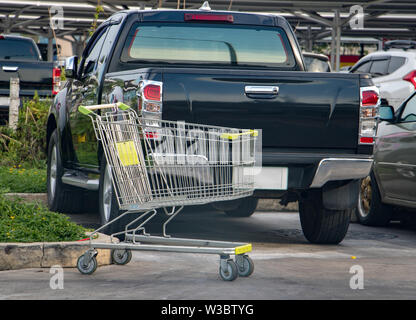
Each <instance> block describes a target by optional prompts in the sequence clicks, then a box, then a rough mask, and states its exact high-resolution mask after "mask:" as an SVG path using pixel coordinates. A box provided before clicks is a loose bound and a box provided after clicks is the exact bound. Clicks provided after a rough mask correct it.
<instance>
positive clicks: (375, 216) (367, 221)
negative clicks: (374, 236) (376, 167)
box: [355, 172, 393, 227]
mask: <svg viewBox="0 0 416 320" xmlns="http://www.w3.org/2000/svg"><path fill="white" fill-rule="evenodd" d="M392 211H393V207H392V206H390V205H387V204H383V203H382V202H381V196H380V191H379V189H378V186H377V181H376V179H375V177H374V173H373V172H371V174H370V175H369V176H368V177H366V178H364V179H362V180H361V185H360V193H359V196H358V204H357V209H356V211H355V213H356V216H357V219H358V221H359V222H360V223H361V224H363V225H366V226H379V227H380V226H385V225H387V224H388V223H389V222H390V220H391V217H392Z"/></svg>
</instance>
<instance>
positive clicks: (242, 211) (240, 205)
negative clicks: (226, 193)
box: [211, 197, 258, 217]
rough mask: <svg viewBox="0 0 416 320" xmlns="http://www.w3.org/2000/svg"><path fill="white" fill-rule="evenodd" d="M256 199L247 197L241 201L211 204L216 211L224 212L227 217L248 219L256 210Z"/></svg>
mask: <svg viewBox="0 0 416 320" xmlns="http://www.w3.org/2000/svg"><path fill="white" fill-rule="evenodd" d="M257 203H258V199H257V198H254V197H247V198H243V199H237V200H231V201H222V202H214V203H212V204H211V205H212V207H213V208H214V209H216V210H220V211H224V212H225V214H226V215H227V216H229V217H250V216H251V215H252V214H253V213H254V211H256V208H257Z"/></svg>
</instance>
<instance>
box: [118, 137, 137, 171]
mask: <svg viewBox="0 0 416 320" xmlns="http://www.w3.org/2000/svg"><path fill="white" fill-rule="evenodd" d="M116 146H117V152H118V156H119V158H120V161H121V163H122V165H123V166H124V167H127V166H133V165H136V164H139V158H138V156H137V150H136V147H135V146H134V142H133V141H124V142H117V143H116Z"/></svg>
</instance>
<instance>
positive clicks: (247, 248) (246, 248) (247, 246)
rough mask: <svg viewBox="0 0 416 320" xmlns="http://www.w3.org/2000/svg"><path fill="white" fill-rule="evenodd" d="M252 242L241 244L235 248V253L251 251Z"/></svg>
mask: <svg viewBox="0 0 416 320" xmlns="http://www.w3.org/2000/svg"><path fill="white" fill-rule="evenodd" d="M251 249H252V248H251V243H249V244H245V245H243V246H239V247H237V248H235V254H243V253H246V252H250V251H251Z"/></svg>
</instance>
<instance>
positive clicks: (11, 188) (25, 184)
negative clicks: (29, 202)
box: [0, 165, 46, 193]
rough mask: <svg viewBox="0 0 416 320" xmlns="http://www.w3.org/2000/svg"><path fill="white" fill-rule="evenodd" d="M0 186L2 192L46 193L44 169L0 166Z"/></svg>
mask: <svg viewBox="0 0 416 320" xmlns="http://www.w3.org/2000/svg"><path fill="white" fill-rule="evenodd" d="M0 186H1V188H2V190H3V192H14V193H21V192H28V193H41V192H46V169H44V168H42V169H39V168H30V167H28V168H26V167H25V166H22V165H18V166H12V167H5V166H0Z"/></svg>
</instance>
